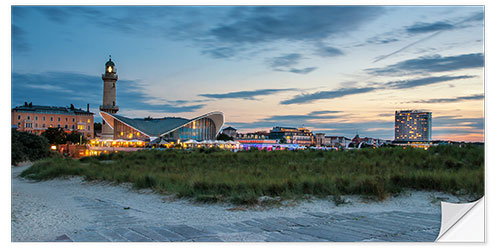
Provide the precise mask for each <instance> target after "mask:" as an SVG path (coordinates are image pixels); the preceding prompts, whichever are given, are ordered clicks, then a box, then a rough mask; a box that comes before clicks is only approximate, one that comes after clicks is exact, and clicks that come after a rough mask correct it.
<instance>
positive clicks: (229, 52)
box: [201, 47, 236, 58]
mask: <svg viewBox="0 0 500 250" xmlns="http://www.w3.org/2000/svg"><path fill="white" fill-rule="evenodd" d="M201 53H202V54H206V55H209V56H211V57H213V58H230V57H233V56H234V55H235V54H236V52H235V50H234V49H232V48H229V47H221V48H212V49H206V50H203V51H202V52H201Z"/></svg>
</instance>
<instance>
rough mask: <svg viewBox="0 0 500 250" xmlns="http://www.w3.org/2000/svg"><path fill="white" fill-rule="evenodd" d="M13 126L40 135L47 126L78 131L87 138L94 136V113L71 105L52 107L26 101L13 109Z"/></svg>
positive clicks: (68, 131)
mask: <svg viewBox="0 0 500 250" xmlns="http://www.w3.org/2000/svg"><path fill="white" fill-rule="evenodd" d="M11 121H12V122H11V124H12V127H14V128H17V130H18V131H21V132H28V133H32V134H37V135H40V134H41V133H42V132H44V131H45V130H47V128H63V129H64V131H65V132H67V133H71V132H72V131H76V132H78V133H81V134H83V135H84V136H86V137H87V138H93V137H94V113H92V112H89V106H88V105H87V111H85V110H82V109H77V108H75V107H73V105H71V106H70V107H52V106H40V105H32V104H31V103H30V104H28V103H25V104H24V106H17V107H15V108H13V109H12V120H11Z"/></svg>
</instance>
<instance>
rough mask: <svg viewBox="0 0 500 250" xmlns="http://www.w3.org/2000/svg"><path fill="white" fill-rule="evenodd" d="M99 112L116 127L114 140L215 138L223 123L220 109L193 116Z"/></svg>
mask: <svg viewBox="0 0 500 250" xmlns="http://www.w3.org/2000/svg"><path fill="white" fill-rule="evenodd" d="M100 114H101V116H102V118H103V120H104V121H106V123H107V124H108V125H109V126H110V127H111V128H112V129H113V138H112V139H113V140H120V139H122V140H140V141H154V140H156V139H159V138H160V139H163V140H166V141H179V142H184V141H188V140H195V141H205V140H215V138H216V136H217V134H218V133H219V131H220V129H221V127H222V125H223V124H224V115H223V114H222V113H221V112H211V113H208V114H205V115H202V116H199V117H196V118H194V119H190V120H189V119H185V118H180V117H165V118H157V119H153V118H142V119H138V118H136V119H131V118H127V117H123V116H119V115H116V114H110V113H107V112H104V111H101V112H100Z"/></svg>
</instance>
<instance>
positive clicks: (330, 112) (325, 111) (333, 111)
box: [309, 110, 341, 116]
mask: <svg viewBox="0 0 500 250" xmlns="http://www.w3.org/2000/svg"><path fill="white" fill-rule="evenodd" d="M340 112H341V111H337V110H318V111H311V112H309V115H314V116H316V115H325V114H337V113H340Z"/></svg>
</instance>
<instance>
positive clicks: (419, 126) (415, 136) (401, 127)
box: [394, 110, 432, 142]
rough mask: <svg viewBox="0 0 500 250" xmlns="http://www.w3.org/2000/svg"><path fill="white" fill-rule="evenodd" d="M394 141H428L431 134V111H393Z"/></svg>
mask: <svg viewBox="0 0 500 250" xmlns="http://www.w3.org/2000/svg"><path fill="white" fill-rule="evenodd" d="M394 119H395V121H394V142H429V141H430V140H431V137H432V134H431V130H432V113H431V112H424V111H419V110H401V111H396V112H395V117H394Z"/></svg>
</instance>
